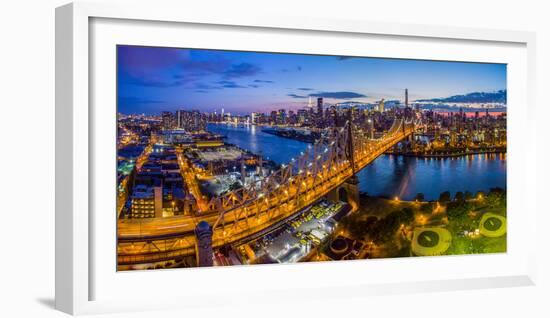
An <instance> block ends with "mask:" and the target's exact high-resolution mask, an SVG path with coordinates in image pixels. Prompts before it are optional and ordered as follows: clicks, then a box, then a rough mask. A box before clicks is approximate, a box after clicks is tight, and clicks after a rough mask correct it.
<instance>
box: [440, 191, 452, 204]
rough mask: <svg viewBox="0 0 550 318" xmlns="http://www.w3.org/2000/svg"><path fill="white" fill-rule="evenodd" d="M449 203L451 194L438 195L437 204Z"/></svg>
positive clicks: (447, 192)
mask: <svg viewBox="0 0 550 318" xmlns="http://www.w3.org/2000/svg"><path fill="white" fill-rule="evenodd" d="M449 201H451V192H449V191H445V192H441V194H440V195H439V203H447V202H449Z"/></svg>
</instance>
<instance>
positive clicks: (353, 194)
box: [340, 108, 359, 208]
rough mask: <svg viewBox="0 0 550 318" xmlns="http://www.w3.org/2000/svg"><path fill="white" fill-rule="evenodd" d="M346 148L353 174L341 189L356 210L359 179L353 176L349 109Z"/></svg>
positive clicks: (351, 131)
mask: <svg viewBox="0 0 550 318" xmlns="http://www.w3.org/2000/svg"><path fill="white" fill-rule="evenodd" d="M346 148H347V157H348V160H349V162H350V164H351V170H352V172H353V174H352V175H351V177H349V178H348V179H347V180H346V182H344V184H342V187H341V188H343V189H345V191H346V193H347V199H348V203H349V204H351V205H352V206H353V207H354V208H356V207H359V179H358V178H357V176H356V175H355V173H356V171H355V149H354V148H353V117H352V109H351V108H350V110H349V111H348V144H347V147H346ZM340 199H341V198H340Z"/></svg>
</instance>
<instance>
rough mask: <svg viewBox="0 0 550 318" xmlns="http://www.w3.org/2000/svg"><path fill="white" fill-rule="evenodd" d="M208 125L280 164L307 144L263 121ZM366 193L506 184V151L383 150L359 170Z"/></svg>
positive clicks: (404, 195)
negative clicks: (441, 154)
mask: <svg viewBox="0 0 550 318" xmlns="http://www.w3.org/2000/svg"><path fill="white" fill-rule="evenodd" d="M208 130H209V131H212V132H215V133H218V134H221V135H224V136H226V137H227V139H226V142H228V143H232V144H235V145H237V146H239V147H241V148H243V149H247V150H249V151H252V152H254V153H256V154H260V153H261V154H262V156H264V158H266V159H269V160H273V161H275V162H277V163H279V164H282V163H287V162H289V161H290V160H291V159H292V158H293V157H296V156H298V155H299V153H300V152H301V151H304V150H305V149H306V147H307V146H308V144H307V143H304V142H301V141H297V140H292V139H288V138H283V137H278V136H275V135H272V134H268V133H264V132H262V131H261V128H260V127H257V126H238V127H237V126H232V125H226V124H209V125H208ZM357 175H358V177H359V186H360V190H361V191H362V192H367V193H368V194H370V195H374V196H378V195H382V196H388V197H392V198H393V197H395V196H397V197H399V198H400V199H403V200H411V199H413V198H414V197H415V196H416V194H417V193H419V192H421V193H423V194H424V196H425V198H426V199H427V200H434V199H437V198H438V197H439V194H440V193H441V192H443V191H450V192H451V194H452V195H454V193H455V192H457V191H470V192H472V193H475V192H477V191H488V190H489V189H490V188H494V187H500V188H504V189H505V188H506V154H480V155H469V156H463V157H454V158H416V157H403V156H395V155H382V156H380V157H378V158H377V159H376V160H375V161H374V162H372V163H371V164H369V165H368V166H366V167H365V168H363V169H362V170H361V171H360V172H359V173H358V174H357Z"/></svg>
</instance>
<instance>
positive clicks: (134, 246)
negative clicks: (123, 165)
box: [117, 118, 417, 265]
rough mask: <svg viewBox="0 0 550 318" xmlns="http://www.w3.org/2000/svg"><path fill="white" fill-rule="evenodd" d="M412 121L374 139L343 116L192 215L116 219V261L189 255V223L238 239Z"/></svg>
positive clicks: (397, 136)
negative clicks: (275, 165)
mask: <svg viewBox="0 0 550 318" xmlns="http://www.w3.org/2000/svg"><path fill="white" fill-rule="evenodd" d="M416 125H417V123H416V122H414V121H413V120H412V119H409V120H406V119H403V118H397V119H395V120H394V122H393V124H392V126H391V128H390V129H389V130H388V131H387V132H386V133H385V134H384V135H383V136H381V137H380V138H376V139H371V138H369V136H368V132H367V131H364V130H362V129H358V128H356V127H354V125H352V124H350V122H349V121H348V122H347V123H346V124H345V126H344V127H338V128H332V129H329V130H327V131H326V132H325V133H324V134H323V135H322V137H321V139H320V140H318V141H316V142H315V143H314V144H313V145H310V146H309V147H308V148H307V149H306V151H304V152H303V153H301V155H300V156H299V157H298V158H295V159H293V160H292V161H291V162H289V163H288V164H285V165H282V166H281V168H280V169H279V170H278V171H276V172H274V173H272V174H270V175H269V176H266V177H265V178H262V179H261V180H259V181H257V182H255V183H252V184H248V185H246V186H244V187H243V188H240V189H238V190H235V191H233V192H229V193H227V194H225V195H223V196H220V197H213V198H212V199H211V200H210V201H209V202H208V203H207V209H206V210H205V211H201V212H197V213H196V214H195V215H184V216H173V217H167V218H152V219H121V220H119V221H118V229H117V230H118V248H117V250H118V251H117V252H118V253H117V258H118V260H117V261H118V264H119V265H133V264H147V263H153V262H160V261H166V260H173V259H177V258H179V257H183V256H189V255H195V245H196V238H195V234H194V229H195V226H196V225H197V223H198V222H200V221H202V220H204V221H207V222H208V223H209V224H210V225H212V229H213V236H212V245H213V247H220V246H223V245H225V244H230V243H232V242H236V241H238V240H242V239H244V238H246V237H248V236H251V235H253V234H255V233H258V232H260V231H263V230H265V229H267V228H269V227H271V226H273V225H274V224H277V223H278V222H280V221H282V220H285V219H287V218H289V217H290V216H292V215H294V214H296V213H297V212H299V211H300V210H302V209H303V208H304V207H307V206H308V205H310V204H312V203H314V202H315V201H317V200H319V199H320V198H322V197H323V196H326V195H327V194H329V193H330V192H331V191H338V189H339V188H340V187H341V186H342V185H343V184H344V183H345V182H346V181H347V180H348V179H350V177H352V176H354V175H355V173H356V172H357V171H359V170H361V169H362V168H364V167H365V166H366V165H368V164H369V163H371V162H372V161H374V160H375V159H376V158H377V157H378V156H380V155H381V154H383V153H384V152H386V151H387V150H388V149H390V148H391V147H393V146H394V145H396V144H397V143H398V142H399V141H401V140H403V139H405V138H406V137H408V136H410V135H411V134H413V133H414V130H415V127H416Z"/></svg>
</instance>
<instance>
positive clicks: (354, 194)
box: [342, 175, 359, 209]
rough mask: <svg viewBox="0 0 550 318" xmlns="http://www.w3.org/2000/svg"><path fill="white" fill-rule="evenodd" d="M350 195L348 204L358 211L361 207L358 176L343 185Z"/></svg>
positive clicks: (352, 177)
mask: <svg viewBox="0 0 550 318" xmlns="http://www.w3.org/2000/svg"><path fill="white" fill-rule="evenodd" d="M342 186H343V187H344V188H345V189H346V192H347V193H348V203H349V204H351V206H352V208H354V209H356V208H358V207H359V179H358V178H357V176H356V175H353V176H351V177H350V178H349V179H347V180H346V182H344V184H342Z"/></svg>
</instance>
